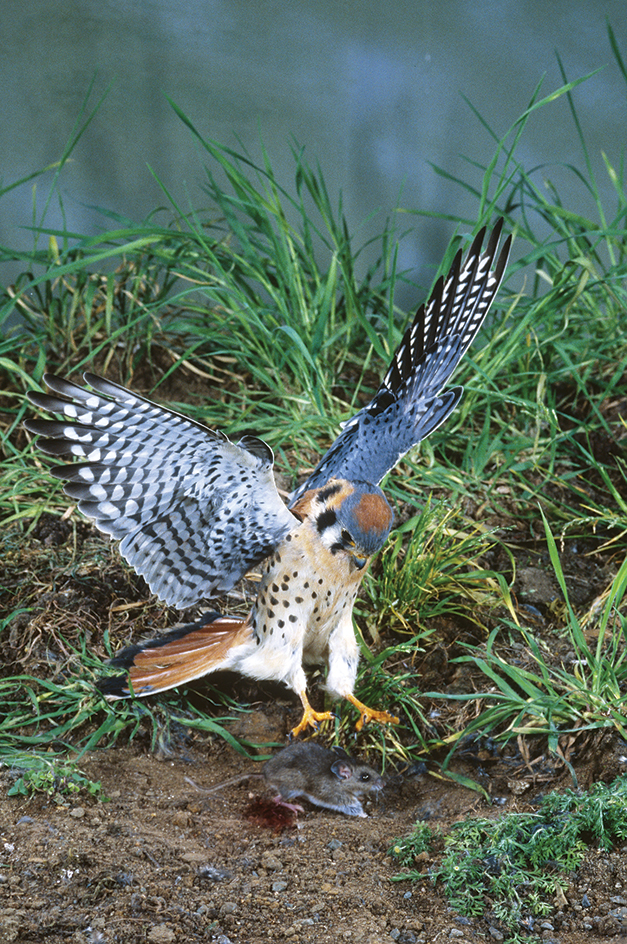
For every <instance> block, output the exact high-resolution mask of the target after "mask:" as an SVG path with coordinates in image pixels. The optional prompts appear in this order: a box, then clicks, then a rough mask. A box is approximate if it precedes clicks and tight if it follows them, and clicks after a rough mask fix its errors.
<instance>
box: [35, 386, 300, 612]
mask: <svg viewBox="0 0 627 944" xmlns="http://www.w3.org/2000/svg"><path fill="white" fill-rule="evenodd" d="M44 380H45V382H46V384H47V385H48V387H50V389H51V390H53V391H54V392H55V393H56V394H61V396H62V397H67V398H68V399H60V398H59V397H56V396H50V395H49V394H41V393H31V394H29V399H30V400H31V401H32V402H33V403H35V404H36V405H37V406H39V407H41V408H42V409H44V410H48V411H49V412H51V413H59V414H61V415H62V416H63V417H64V419H63V420H61V421H55V420H28V421H27V422H26V423H25V424H24V425H25V426H26V428H27V429H28V430H30V431H31V432H32V433H37V434H39V435H41V436H42V437H43V438H42V439H40V440H39V443H38V445H39V448H40V449H42V450H43V451H44V452H46V453H49V454H50V455H54V456H63V457H71V458H74V457H77V458H78V459H80V460H83V461H79V462H73V463H70V464H66V465H58V466H54V467H53V468H52V469H51V472H52V474H53V475H55V476H56V477H57V478H60V479H63V480H65V481H66V482H67V483H68V484H67V485H65V486H64V490H65V492H66V494H68V495H69V496H70V497H71V498H75V499H78V507H79V509H80V511H82V512H83V514H85V515H86V516H87V517H88V518H92V519H93V520H94V521H95V523H96V525H97V527H98V528H99V529H100V530H101V531H104V532H105V534H109V535H111V537H113V538H117V539H118V540H119V541H120V552H121V554H122V556H123V557H125V558H126V560H127V561H128V562H129V564H130V565H131V566H132V567H133V568H134V569H135V570H136V571H137V573H139V574H141V575H142V576H143V577H144V578H145V579H146V582H147V583H148V585H149V587H150V589H151V590H152V591H153V593H155V594H157V596H158V597H160V598H161V599H162V600H165V601H166V602H167V603H170V604H172V605H174V606H177V607H181V608H182V607H186V606H191V605H192V604H193V603H196V602H197V601H198V600H200V599H203V598H205V597H208V596H211V595H212V594H213V593H221V592H225V591H227V590H230V589H231V587H233V585H234V584H235V583H236V582H237V581H238V580H239V579H240V578H241V577H242V576H243V575H244V574H245V573H246V571H247V570H249V569H250V568H251V567H253V566H254V565H255V564H257V563H259V561H261V560H263V558H264V557H267V555H268V554H269V553H270V552H271V551H272V550H273V549H274V548H275V547H276V546H277V544H278V543H279V541H280V540H281V538H282V537H283V536H284V535H285V534H287V532H288V531H290V530H291V529H292V528H293V527H294V525H295V523H296V522H295V518H294V516H293V515H292V514H291V512H290V511H288V509H287V507H286V506H285V504H284V503H283V502H282V500H281V498H280V497H279V495H278V492H277V490H276V485H275V482H274V476H273V473H272V466H273V461H274V456H273V454H272V450H271V449H270V447H269V446H268V445H266V443H264V442H262V441H261V440H260V439H255V438H253V437H252V436H247V437H244V438H243V439H241V440H240V441H239V443H237V444H235V443H232V442H230V441H229V440H228V439H227V437H226V436H224V435H223V434H222V433H219V432H214V431H213V430H211V429H208V428H207V427H205V426H203V425H202V424H201V423H196V422H195V421H194V420H190V419H187V418H186V417H184V416H181V415H180V414H178V413H174V412H173V411H171V410H166V409H164V408H163V407H160V406H157V405H156V404H154V403H151V402H150V400H146V399H144V398H143V397H140V396H137V395H136V394H134V393H131V392H130V391H129V390H126V389H125V388H124V387H120V386H118V384H115V383H111V382H110V381H108V380H103V379H102V378H101V377H97V376H96V375H94V374H89V373H87V374H85V380H86V381H87V383H89V384H90V385H91V386H92V387H93V388H94V391H95V392H92V391H90V390H87V389H86V388H85V387H81V386H79V385H77V384H74V383H71V382H70V381H67V380H62V379H61V378H60V377H55V376H54V375H53V374H45V375H44ZM68 420H69V421H71V422H68Z"/></svg>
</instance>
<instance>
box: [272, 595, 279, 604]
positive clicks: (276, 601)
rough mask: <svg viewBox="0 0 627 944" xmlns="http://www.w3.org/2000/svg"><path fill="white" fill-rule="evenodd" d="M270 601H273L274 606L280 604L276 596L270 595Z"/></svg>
mask: <svg viewBox="0 0 627 944" xmlns="http://www.w3.org/2000/svg"><path fill="white" fill-rule="evenodd" d="M270 603H271V605H272V606H278V605H279V601H278V600H277V598H276V597H270Z"/></svg>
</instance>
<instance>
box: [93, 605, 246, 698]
mask: <svg viewBox="0 0 627 944" xmlns="http://www.w3.org/2000/svg"><path fill="white" fill-rule="evenodd" d="M250 638H251V628H250V623H249V622H248V620H242V619H236V618H235V617H233V616H220V615H219V614H218V613H209V614H207V615H206V616H204V617H203V619H202V620H199V621H198V622H197V623H189V624H187V625H185V626H177V627H176V628H175V629H173V630H172V631H171V632H169V633H166V634H165V635H164V636H162V637H160V638H159V639H152V640H150V642H146V643H143V644H140V645H137V646H128V647H127V648H126V649H123V650H122V651H121V652H119V653H118V654H117V655H116V656H115V658H114V659H112V660H111V663H110V664H111V665H112V666H114V667H115V668H123V669H126V670H127V671H126V674H125V675H117V676H111V677H110V678H104V679H101V681H100V682H99V683H98V688H99V689H100V691H101V692H102V693H103V695H106V697H107V698H128V697H129V696H130V695H131V694H133V695H137V696H140V697H141V696H144V695H154V694H155V693H156V692H164V691H166V689H168V688H175V686H177V685H182V684H184V683H185V682H191V681H192V680H193V679H197V678H201V677H202V676H203V675H208V674H209V673H210V672H216V671H218V669H220V668H222V667H224V666H225V663H226V662H227V661H228V655H229V652H230V650H231V649H232V648H233V646H237V645H239V644H241V643H245V642H247V641H248V640H250Z"/></svg>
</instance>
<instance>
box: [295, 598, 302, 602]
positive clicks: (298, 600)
mask: <svg viewBox="0 0 627 944" xmlns="http://www.w3.org/2000/svg"><path fill="white" fill-rule="evenodd" d="M302 602H303V598H302V597H294V603H302Z"/></svg>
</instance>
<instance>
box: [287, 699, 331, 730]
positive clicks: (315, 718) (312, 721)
mask: <svg viewBox="0 0 627 944" xmlns="http://www.w3.org/2000/svg"><path fill="white" fill-rule="evenodd" d="M299 698H300V700H301V702H302V703H303V717H302V718H301V720H300V723H299V724H297V725H296V727H295V728H292V730H291V731H290V738H295V737H298V735H299V734H302V732H303V731H304V730H305V728H307V727H309V726H310V725H311V727H312V728H314V730H316V731H317V730H318V725H319V724H320V722H321V721H332V720H333V718H334V717H335V715H334V714H333V712H331V711H314V710H313V708H312V707H311V705H310V704H309V699H308V698H307V692H304V691H303V692H299Z"/></svg>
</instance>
